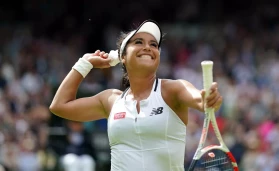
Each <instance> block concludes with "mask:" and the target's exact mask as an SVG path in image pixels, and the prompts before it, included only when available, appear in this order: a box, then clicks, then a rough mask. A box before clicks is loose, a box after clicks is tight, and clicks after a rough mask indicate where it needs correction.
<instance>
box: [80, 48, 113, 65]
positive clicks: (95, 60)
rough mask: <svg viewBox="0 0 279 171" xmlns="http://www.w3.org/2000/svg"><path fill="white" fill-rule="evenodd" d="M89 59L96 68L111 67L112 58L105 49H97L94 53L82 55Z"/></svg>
mask: <svg viewBox="0 0 279 171" xmlns="http://www.w3.org/2000/svg"><path fill="white" fill-rule="evenodd" d="M82 58H83V59H86V60H88V61H89V62H90V63H91V64H92V65H93V67H94V68H109V67H110V64H109V62H110V61H111V59H109V58H108V53H105V52H104V51H100V50H96V51H95V52H94V53H86V54H84V55H83V57H82Z"/></svg>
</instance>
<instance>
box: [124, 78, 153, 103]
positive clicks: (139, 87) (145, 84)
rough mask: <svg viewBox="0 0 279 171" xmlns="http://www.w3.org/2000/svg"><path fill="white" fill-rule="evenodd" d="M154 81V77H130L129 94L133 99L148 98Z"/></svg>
mask: <svg viewBox="0 0 279 171" xmlns="http://www.w3.org/2000/svg"><path fill="white" fill-rule="evenodd" d="M155 79H156V75H151V76H149V77H132V78H129V81H130V89H131V94H132V95H133V97H134V99H135V100H136V99H145V98H147V97H148V96H149V94H150V92H151V89H152V87H153V83H154V81H155Z"/></svg>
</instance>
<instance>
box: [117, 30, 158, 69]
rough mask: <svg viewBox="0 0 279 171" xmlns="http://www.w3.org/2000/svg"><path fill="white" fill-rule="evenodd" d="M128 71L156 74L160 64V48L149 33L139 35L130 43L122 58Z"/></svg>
mask: <svg viewBox="0 0 279 171" xmlns="http://www.w3.org/2000/svg"><path fill="white" fill-rule="evenodd" d="M122 63H123V64H125V66H126V69H127V71H128V72H129V71H131V70H141V72H144V71H147V72H152V73H155V72H156V70H157V68H158V66H159V63H160V53H159V46H158V42H157V41H156V39H155V38H154V37H153V36H152V35H151V34H149V33H137V34H135V35H134V36H133V37H132V38H131V39H130V40H129V42H128V44H127V46H126V53H125V55H124V56H123V57H122Z"/></svg>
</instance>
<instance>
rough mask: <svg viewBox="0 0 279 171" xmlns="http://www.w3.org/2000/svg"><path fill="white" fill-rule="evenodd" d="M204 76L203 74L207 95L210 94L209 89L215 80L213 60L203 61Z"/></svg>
mask: <svg viewBox="0 0 279 171" xmlns="http://www.w3.org/2000/svg"><path fill="white" fill-rule="evenodd" d="M201 66H202V76H203V88H204V90H205V97H207V96H208V95H209V93H210V92H209V89H210V87H211V84H212V82H213V71H212V70H213V62H212V61H202V62H201Z"/></svg>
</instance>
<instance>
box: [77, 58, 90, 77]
mask: <svg viewBox="0 0 279 171" xmlns="http://www.w3.org/2000/svg"><path fill="white" fill-rule="evenodd" d="M72 68H73V69H75V70H76V71H77V72H79V73H80V74H81V75H82V76H83V78H85V77H86V75H87V74H88V73H89V72H90V71H91V69H92V68H93V65H92V64H91V63H90V62H89V61H88V60H86V59H84V58H79V60H78V61H77V62H76V63H75V65H74V66H73V67H72Z"/></svg>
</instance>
